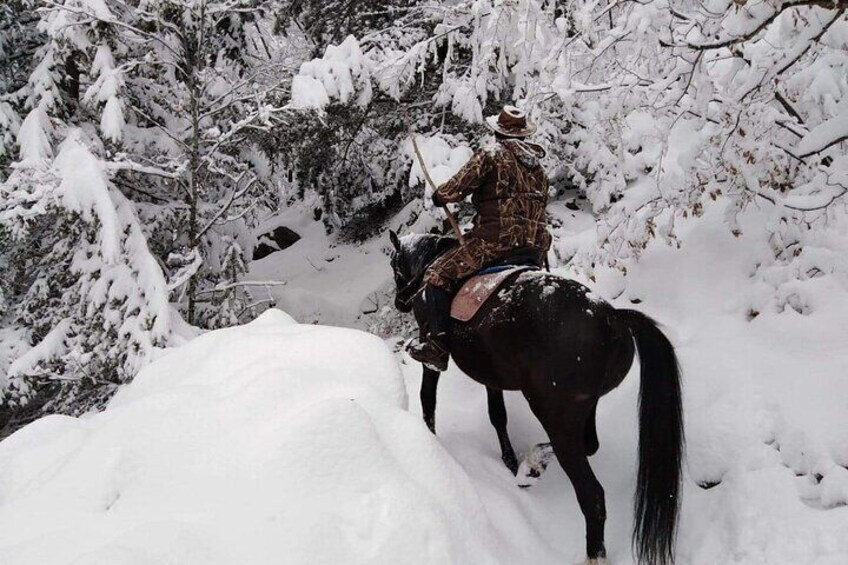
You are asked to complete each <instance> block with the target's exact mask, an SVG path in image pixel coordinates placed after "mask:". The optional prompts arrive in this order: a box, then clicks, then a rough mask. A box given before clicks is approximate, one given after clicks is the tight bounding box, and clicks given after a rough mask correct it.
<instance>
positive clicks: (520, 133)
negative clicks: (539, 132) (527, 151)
mask: <svg viewBox="0 0 848 565" xmlns="http://www.w3.org/2000/svg"><path fill="white" fill-rule="evenodd" d="M486 125H487V126H489V127H490V128H492V129H493V130H494V131H496V132H497V133H499V134H501V135H505V136H507V137H527V136H528V135H533V134H534V133H536V125H535V124H534V123H533V122H531V121H529V120H528V119H527V116H526V114H524V112H523V111H522V110H519V109H518V108H516V107H515V106H504V107H503V110H501V113H500V114H498V115H497V116H489V117H488V118H486Z"/></svg>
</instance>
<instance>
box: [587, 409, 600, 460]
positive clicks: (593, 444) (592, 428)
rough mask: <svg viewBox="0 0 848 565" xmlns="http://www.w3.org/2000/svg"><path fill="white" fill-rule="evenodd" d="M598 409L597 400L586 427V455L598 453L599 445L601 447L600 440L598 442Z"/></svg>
mask: <svg viewBox="0 0 848 565" xmlns="http://www.w3.org/2000/svg"><path fill="white" fill-rule="evenodd" d="M597 411H598V403H597V401H596V402H595V405H594V406H592V411H591V412H590V413H589V417H588V418H586V426H585V428H584V436H583V443H584V445H585V447H586V455H588V456H590V457H591V456H592V455H594V454H595V453H597V452H598V447H600V442H598V428H597V425H596V423H595V417H596V413H597Z"/></svg>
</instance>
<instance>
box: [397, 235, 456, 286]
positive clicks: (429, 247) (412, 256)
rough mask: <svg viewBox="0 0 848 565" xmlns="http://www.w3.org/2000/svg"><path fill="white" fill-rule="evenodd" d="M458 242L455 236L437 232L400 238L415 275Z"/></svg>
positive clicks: (412, 272)
mask: <svg viewBox="0 0 848 565" xmlns="http://www.w3.org/2000/svg"><path fill="white" fill-rule="evenodd" d="M457 243H458V242H457V241H456V239H455V238H453V237H447V236H443V235H436V234H431V233H428V234H408V235H405V236H403V237H402V238H400V245H401V249H402V250H403V255H404V256H405V257H404V260H405V261H408V265H407V266H408V267H409V273H410V274H411V275H412V276H413V277H414V276H417V275H419V274H421V273H422V272H424V269H426V268H427V266H428V265H429V264H430V263H432V262H433V260H434V259H436V257H438V256H440V255H442V254H443V253H444V252H445V251H447V250H448V249H450V248H452V247H454V246H455V245H456V244H457Z"/></svg>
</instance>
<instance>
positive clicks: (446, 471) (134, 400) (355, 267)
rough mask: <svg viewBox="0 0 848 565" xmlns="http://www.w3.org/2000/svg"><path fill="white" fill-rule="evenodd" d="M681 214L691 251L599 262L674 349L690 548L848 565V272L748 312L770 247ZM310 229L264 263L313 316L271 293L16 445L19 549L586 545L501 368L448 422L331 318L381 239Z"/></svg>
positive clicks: (625, 430)
mask: <svg viewBox="0 0 848 565" xmlns="http://www.w3.org/2000/svg"><path fill="white" fill-rule="evenodd" d="M557 213H561V214H565V215H566V216H568V215H569V214H570V212H566V211H564V210H558V212H557ZM752 213H753V212H752ZM564 219H566V220H568V221H567V222H565V224H564V227H563V230H564V231H563V233H562V234H561V235H562V236H563V239H562V241H563V242H567V241H571V242H576V243H575V244H576V245H579V244H580V242H581V241H582V240H583V239H586V238H585V237H584V235H585V234H584V235H581V233H580V232H581V230H583V227H585V226H586V224H585V222H583V220H582V219H581V218H580V217H579V214H578V215H577V217H575V218H569V217H565V218H564ZM754 219H755V218H754ZM754 219H752V221H753V220H754ZM291 221H294V220H291ZM287 225H288V224H287ZM316 226H318V224H317V223H313V224H311V225H307V224H304V225H300V226H296V225H290V227H292V228H293V229H295V230H296V231H298V229H300V230H304V229H307V230H309V229H317V228H316ZM565 230H574V233H568V232H567V231H565ZM681 233H682V235H681V239H683V241H684V242H685V245H684V247H683V249H681V250H673V249H671V248H669V247H665V246H663V245H662V244H654V245H652V246H650V247H649V248H648V250H647V251H646V253H645V254H644V256H643V258H642V260H641V261H640V263H639V264H638V265H636V266H635V267H633V268H632V269H630V272H629V274H628V277H627V280H626V283H627V284H626V286H625V281H624V279H622V278H621V276H620V275H619V274H616V273H614V272H611V271H599V272H598V273H597V281H596V282H595V283H592V286H593V288H594V289H595V290H596V291H597V292H598V293H599V294H601V295H603V296H605V297H606V298H608V299H610V300H611V301H612V302H613V303H614V304H616V305H618V306H621V307H625V306H626V307H635V308H639V309H642V310H644V311H646V312H648V313H649V314H651V315H653V316H655V317H656V318H657V319H658V320H659V321H660V322H661V323H663V325H664V328H665V330H666V331H667V332H668V334H669V336H670V337H671V339H672V341H673V342H674V343H675V344H676V346H677V351H678V354H679V357H680V360H681V364H682V367H683V371H684V392H685V410H686V418H687V461H686V468H685V477H684V489H683V496H684V499H683V511H682V519H681V524H680V536H679V543H678V555H679V559H678V562H679V563H691V564H704V565H706V564H728V563H736V564H750V565H754V564H769V565H771V564H798V565H808V564H815V565H844V564H845V563H848V339H847V338H848V329H846V328H848V301H846V300H845V296H846V295H845V292H846V289H844V288H842V287H841V286H838V285H837V283H835V282H833V280H832V279H829V278H827V277H822V278H817V279H811V280H809V281H807V282H806V283H803V284H801V285H799V287H798V288H797V292H798V293H799V296H800V297H801V299H802V300H803V303H804V304H805V305H806V308H805V311H806V314H805V315H802V314H799V313H796V312H795V311H793V310H791V309H790V310H789V311H786V312H783V313H779V314H778V313H776V312H774V311H772V310H770V309H768V308H764V309H762V311H759V315H757V316H756V317H754V318H753V319H750V320H749V318H750V312H751V310H752V309H754V307H755V306H757V307H760V303H761V297H762V295H763V292H764V291H763V289H762V288H760V287H759V286H757V285H759V284H761V283H757V282H754V280H753V279H752V278H751V273H752V272H753V269H754V266H755V264H756V262H757V261H758V257H757V256H756V255H755V254H753V253H752V252H751V251H750V250H751V249H756V248H757V246H756V245H752V242H746V241H745V240H744V239H743V240H742V241H741V242H740V241H739V240H737V239H735V238H734V237H733V236H732V235H730V234H729V233H728V231H727V229H726V227H725V226H724V225H723V224H722V222H721V214H720V210H717V211H715V212H711V213H709V214H708V215H707V216H706V217H704V218H702V219H699V220H697V221H692V222H690V223H689V224H688V225H686V226H684V227H682V228H681ZM743 233H744V231H743ZM309 237H310V241H311V243H310V245H309V246H306V245H301V244H302V243H305V241H301V242H298V243H296V244H295V245H294V246H292V247H291V248H290V249H288V250H286V251H283V252H281V253H279V254H275V255H272V256H271V257H269V258H268V259H266V260H263V261H262V262H260V263H259V266H258V267H257V269H263V268H264V269H265V272H264V273H262V272H258V271H254V272H253V273H251V275H252V276H253V278H257V279H258V278H262V276H263V275H264V276H265V278H284V279H286V280H287V281H289V282H288V284H287V285H286V286H285V287H279V288H274V289H273V292H275V293H279V294H278V299H279V304H280V306H281V307H282V308H284V309H289V310H290V311H292V312H293V313H294V315H295V317H296V318H298V319H299V320H300V321H302V322H304V324H303V325H299V324H295V323H294V322H293V321H292V320H291V319H290V318H289V317H288V316H286V315H285V314H282V313H280V312H278V311H272V312H269V313H266V314H265V315H263V316H262V317H261V318H260V319H258V320H257V321H255V322H253V323H251V324H249V325H246V326H243V327H240V328H233V329H228V330H222V331H217V332H211V333H208V334H205V335H203V336H201V337H199V338H196V339H194V340H192V341H190V342H189V343H188V344H186V345H184V346H182V347H180V348H176V349H174V350H172V351H171V352H169V353H168V354H167V355H165V356H164V357H163V358H162V359H160V360H158V361H157V362H155V363H154V364H152V365H150V366H149V367H148V368H147V369H145V370H144V371H143V372H142V373H141V374H140V375H139V376H138V378H137V379H136V380H135V382H134V383H132V384H131V385H129V386H128V387H126V388H125V389H124V390H123V391H121V393H119V395H118V396H117V397H116V398H115V400H114V401H113V403H112V404H111V405H110V407H109V409H108V410H107V411H106V412H104V413H101V414H97V415H93V416H90V417H88V418H85V419H79V420H77V419H71V418H64V417H50V418H46V419H43V420H41V421H38V422H36V423H34V424H32V425H30V426H28V427H26V428H24V429H23V430H21V431H19V432H18V433H16V434H15V435H13V436H11V437H10V438H9V439H7V440H5V441H4V442H2V443H0V563H2V564H3V565H7V564H9V565H13V564H26V565H31V564H39V565H41V564H45V565H52V564H57V565H58V564H75V565H107V564H108V565H113V564H117V565H148V564H165V563H181V564H182V563H186V564H194V563H197V564H203V565H207V564H213V565H214V564H217V563H221V564H225V563H226V564H230V563H249V564H253V563H256V564H260V563H262V564H264V563H279V562H284V563H293V564H313V563H328V564H329V563H333V564H336V563H345V564H347V563H414V564H438V565H441V564H445V563H456V564H462V565H464V564H469V565H476V564H488V563H498V564H500V563H503V564H514V563H533V564H534V565H546V564H563V563H566V564H572V563H577V562H579V561H580V560H581V559H582V557H583V551H584V542H583V536H584V526H583V518H582V516H581V514H580V511H579V509H578V507H577V504H576V501H575V499H574V494H573V490H572V489H571V486H570V484H569V482H568V480H567V479H566V478H565V476H564V474H563V473H562V472H561V470H560V469H559V467H558V465H556V463H553V464H552V465H551V467H550V468H549V469H548V472H547V473H546V474H545V475H544V477H543V478H542V480H541V481H540V483H539V484H538V485H537V486H535V487H534V488H532V489H530V490H520V489H518V488H517V487H516V486H515V484H514V480H513V478H512V477H511V476H510V475H509V473H508V471H507V470H506V468H505V467H504V466H503V464H502V463H501V461H500V457H499V450H498V445H497V441H496V438H495V434H494V431H493V430H492V429H491V427H490V425H489V422H488V418H487V416H486V400H485V392H484V389H483V387H481V386H480V385H477V384H476V383H474V382H472V381H470V380H469V379H467V378H466V377H464V376H463V375H461V374H459V373H458V372H457V371H456V370H455V369H454V368H451V370H450V371H449V372H448V373H447V374H445V375H444V376H443V378H442V381H441V388H440V391H439V401H438V409H437V432H438V437H433V436H431V435H430V434H429V432H428V431H427V430H426V428H425V426H424V425H423V423H422V422H421V421H420V415H419V408H418V403H417V392H418V383H419V379H420V377H419V373H420V367H419V366H418V365H417V364H415V363H413V362H411V361H410V360H409V359H408V358H407V357H406V356H405V355H400V354H398V355H395V356H393V355H392V354H391V352H390V349H389V348H388V347H386V345H385V344H383V343H382V342H381V341H380V340H379V339H377V338H375V337H373V336H369V335H366V334H365V333H362V332H359V331H356V330H347V329H339V328H331V327H326V326H317V325H313V324H312V322H314V321H316V319H320V320H322V321H327V320H329V321H335V322H336V323H343V322H344V323H352V320H353V319H355V318H356V317H357V316H358V315H359V312H360V311H361V307H362V302H363V300H364V299H365V298H366V297H367V296H368V295H369V293H373V292H375V290H376V289H379V288H380V287H384V286H385V284H387V282H388V277H389V271H388V267H387V265H386V259H385V256H384V255H383V254H382V253H381V249H380V248H381V246H382V245H383V244H382V243H381V242H377V241H375V242H372V243H370V244H368V245H366V246H364V247H363V248H362V249H361V250H359V251H357V250H356V249H354V248H352V247H349V248H345V249H339V248H332V247H330V246H329V245H328V246H327V247H326V248H321V245H320V244H316V243H314V242H315V241H316V240H317V235H316V234H312V235H310V236H309ZM742 237H743V238H744V237H746V236H745V235H743V236H742ZM586 241H589V239H586ZM299 245H300V246H301V247H300V248H298V246H299ZM298 249H299V250H298ZM333 255H337V256H335V257H333ZM331 258H332V260H328V259H331ZM307 259H308V261H307ZM316 259H318V261H316ZM313 263H314V265H313ZM562 272H563V274H567V275H571V274H572V273H570V272H567V271H565V270H563V271H562ZM634 301H636V302H638V305H635V306H634ZM397 361H400V362H401V365H400V369H399V368H398V364H397ZM404 384H405V385H406V387H404ZM637 391H638V370H637V369H634V370H633V371H632V372H631V375H630V376H629V377H628V378H627V379H625V381H624V383H623V384H622V386H621V387H619V389H617V390H615V391H614V392H613V393H611V394H610V395H608V396H607V397H606V398H605V399H604V400H603V401H602V402H601V404H600V405H599V415H598V416H599V421H598V424H599V435H600V441H601V449H600V451H599V452H598V454H597V455H595V456H594V457H593V458H592V459H591V461H592V465H593V467H594V469H595V471H596V473H597V475H598V477H599V479H600V480H601V482H602V484H603V485H604V487H605V489H606V499H607V505H608V520H607V547H608V550H609V557H610V562H611V563H614V564H617V565H626V564H629V563H632V557H631V554H630V549H629V539H630V530H631V527H632V517H631V506H632V496H633V488H634V483H635V453H636V435H637V429H636V393H637ZM407 398H408V399H409V400H408V401H407ZM407 402H408V403H409V405H410V406H409V410H408V411H407ZM507 405H508V410H509V416H510V425H509V429H510V433H511V435H512V439H513V443H514V445H515V447H516V449H517V450H518V451H524V450H525V449H527V448H528V447H529V446H531V445H532V444H535V443H538V442H540V441H543V440H544V439H545V438H544V434H543V432H542V430H541V428H540V426H539V425H538V424H537V423H536V422H535V421H534V419H533V417H532V416H531V415H530V413H529V411H528V409H527V407H526V404H525V402H524V400H523V399H522V398H521V396H520V395H519V394H516V393H508V394H507ZM699 484H700V485H702V486H709V485H715V486H713V487H712V488H710V489H709V490H705V489H704V488H702V487H701V486H699Z"/></svg>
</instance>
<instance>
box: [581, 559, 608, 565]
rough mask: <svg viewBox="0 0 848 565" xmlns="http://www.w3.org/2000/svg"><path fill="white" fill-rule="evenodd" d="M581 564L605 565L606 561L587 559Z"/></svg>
mask: <svg viewBox="0 0 848 565" xmlns="http://www.w3.org/2000/svg"><path fill="white" fill-rule="evenodd" d="M583 563H584V565H607V560H606V559H605V558H603V557H595V558H594V559H587V560H586V561H584V562H583Z"/></svg>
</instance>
